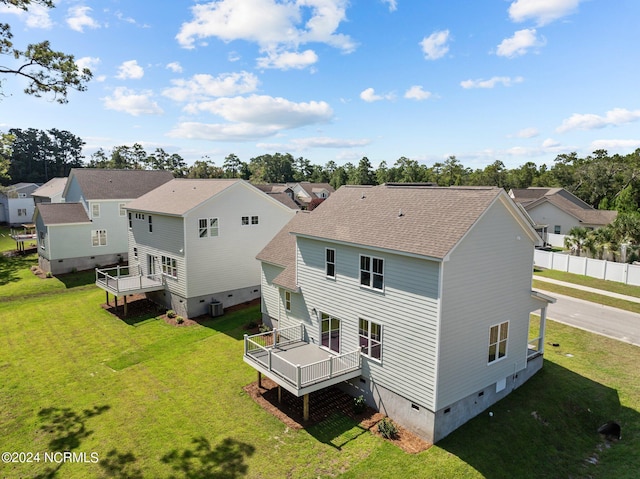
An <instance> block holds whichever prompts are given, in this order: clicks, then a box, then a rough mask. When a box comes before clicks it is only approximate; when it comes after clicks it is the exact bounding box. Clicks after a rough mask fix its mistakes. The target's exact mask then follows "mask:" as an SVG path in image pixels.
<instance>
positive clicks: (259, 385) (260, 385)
mask: <svg viewBox="0 0 640 479" xmlns="http://www.w3.org/2000/svg"><path fill="white" fill-rule="evenodd" d="M258 389H262V373H261V372H260V371H258Z"/></svg>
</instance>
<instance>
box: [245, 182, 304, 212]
mask: <svg viewBox="0 0 640 479" xmlns="http://www.w3.org/2000/svg"><path fill="white" fill-rule="evenodd" d="M253 186H255V187H256V188H258V189H259V190H260V191H262V192H264V193H266V194H268V195H269V196H271V197H272V198H274V199H276V200H278V201H279V202H280V203H282V204H283V205H285V206H288V207H289V208H291V209H292V210H299V209H300V205H299V204H298V203H296V200H295V196H294V194H293V190H292V189H291V188H290V187H289V186H288V185H285V184H282V183H259V184H254V185H253Z"/></svg>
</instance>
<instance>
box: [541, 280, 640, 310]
mask: <svg viewBox="0 0 640 479" xmlns="http://www.w3.org/2000/svg"><path fill="white" fill-rule="evenodd" d="M533 279H534V280H537V281H544V282H547V283H553V284H557V285H560V286H566V287H567V288H573V289H580V290H582V291H588V292H589V293H595V294H601V295H603V296H610V297H612V298H617V299H623V300H625V301H631V302H632V303H640V298H638V297H635V296H627V295H625V294H619V293H612V292H611V291H605V290H602V289H596V288H590V287H588V286H582V285H580V284H575V283H567V282H566V281H558V280H557V279H551V278H545V277H544V276H539V275H537V274H534V275H533ZM542 289H543V290H544V288H542ZM549 294H553V293H552V292H549Z"/></svg>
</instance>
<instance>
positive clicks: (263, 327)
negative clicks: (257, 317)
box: [258, 324, 271, 333]
mask: <svg viewBox="0 0 640 479" xmlns="http://www.w3.org/2000/svg"><path fill="white" fill-rule="evenodd" d="M258 331H260V332H261V333H268V332H269V331H271V328H270V327H269V326H267V325H266V324H261V325H260V326H258Z"/></svg>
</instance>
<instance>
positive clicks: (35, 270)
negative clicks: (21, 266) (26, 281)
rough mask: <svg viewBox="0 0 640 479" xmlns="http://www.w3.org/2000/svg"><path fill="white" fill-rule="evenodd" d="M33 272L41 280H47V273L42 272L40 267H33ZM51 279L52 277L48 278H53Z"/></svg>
mask: <svg viewBox="0 0 640 479" xmlns="http://www.w3.org/2000/svg"><path fill="white" fill-rule="evenodd" d="M31 272H32V273H33V274H35V275H36V276H37V277H38V278H40V279H47V273H45V272H44V271H42V270H41V269H40V268H39V267H38V266H32V267H31ZM51 277H52V276H48V278H51Z"/></svg>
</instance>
